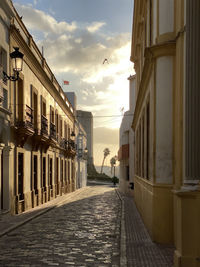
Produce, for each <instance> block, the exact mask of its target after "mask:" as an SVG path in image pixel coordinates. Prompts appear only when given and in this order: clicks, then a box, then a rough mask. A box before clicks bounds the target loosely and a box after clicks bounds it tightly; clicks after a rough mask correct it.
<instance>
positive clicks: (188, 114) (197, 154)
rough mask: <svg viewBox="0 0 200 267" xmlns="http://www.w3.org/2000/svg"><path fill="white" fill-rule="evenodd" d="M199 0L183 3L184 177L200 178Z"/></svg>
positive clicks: (189, 178) (190, 178)
mask: <svg viewBox="0 0 200 267" xmlns="http://www.w3.org/2000/svg"><path fill="white" fill-rule="evenodd" d="M199 14H200V1H199V0H192V1H191V0H187V6H186V92H185V177H186V180H198V179H200V164H199V158H200V113H199V111H200V72H199V64H200V50H199V47H200V15H199Z"/></svg>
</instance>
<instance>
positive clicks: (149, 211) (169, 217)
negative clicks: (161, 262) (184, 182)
mask: <svg viewBox="0 0 200 267" xmlns="http://www.w3.org/2000/svg"><path fill="white" fill-rule="evenodd" d="M134 197H135V202H136V205H137V208H138V210H139V212H140V214H141V216H142V218H143V221H144V223H145V225H146V227H147V229H148V231H149V233H150V235H151V238H152V240H153V241H156V242H159V243H168V244H172V243H173V194H172V186H171V185H153V184H151V183H150V182H149V181H147V180H145V179H142V178H140V177H137V176H136V177H135V189H134Z"/></svg>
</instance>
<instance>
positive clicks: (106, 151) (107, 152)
mask: <svg viewBox="0 0 200 267" xmlns="http://www.w3.org/2000/svg"><path fill="white" fill-rule="evenodd" d="M103 153H104V154H103V162H102V165H101V173H102V172H103V165H104V161H105V158H106V157H107V156H108V155H109V154H110V149H109V148H105V149H104V151H103Z"/></svg>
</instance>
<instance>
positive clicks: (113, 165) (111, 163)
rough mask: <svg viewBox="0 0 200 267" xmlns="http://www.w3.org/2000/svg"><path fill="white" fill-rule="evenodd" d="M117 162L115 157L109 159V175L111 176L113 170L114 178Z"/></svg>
mask: <svg viewBox="0 0 200 267" xmlns="http://www.w3.org/2000/svg"><path fill="white" fill-rule="evenodd" d="M116 162H117V156H114V157H112V158H111V159H110V165H111V174H112V170H113V168H114V176H115V165H116Z"/></svg>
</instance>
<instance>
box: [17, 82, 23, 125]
mask: <svg viewBox="0 0 200 267" xmlns="http://www.w3.org/2000/svg"><path fill="white" fill-rule="evenodd" d="M17 85H18V90H17V117H18V120H19V121H23V114H24V81H23V80H22V79H21V78H19V80H18V82H17Z"/></svg>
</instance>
